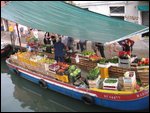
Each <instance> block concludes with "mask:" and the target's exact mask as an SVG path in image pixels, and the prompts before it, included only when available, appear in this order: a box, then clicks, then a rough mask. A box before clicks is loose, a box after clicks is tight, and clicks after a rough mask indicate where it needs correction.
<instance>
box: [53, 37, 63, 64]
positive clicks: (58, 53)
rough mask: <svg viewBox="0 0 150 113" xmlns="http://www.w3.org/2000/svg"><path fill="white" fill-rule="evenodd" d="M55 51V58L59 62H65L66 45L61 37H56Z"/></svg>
mask: <svg viewBox="0 0 150 113" xmlns="http://www.w3.org/2000/svg"><path fill="white" fill-rule="evenodd" d="M54 53H55V60H56V61H57V62H59V61H60V62H64V55H65V45H64V44H63V43H62V42H61V38H60V37H57V38H56V43H55V44H54Z"/></svg>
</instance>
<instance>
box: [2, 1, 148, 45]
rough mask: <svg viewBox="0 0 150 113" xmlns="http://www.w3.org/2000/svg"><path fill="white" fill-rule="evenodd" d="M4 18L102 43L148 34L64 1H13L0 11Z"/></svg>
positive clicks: (134, 26)
mask: <svg viewBox="0 0 150 113" xmlns="http://www.w3.org/2000/svg"><path fill="white" fill-rule="evenodd" d="M1 17H2V18H5V19H7V20H10V21H13V22H16V23H19V24H22V25H25V26H28V27H31V28H36V29H39V30H43V31H47V32H53V33H57V34H61V35H67V36H71V37H74V38H79V39H83V40H91V41H98V42H102V43H105V42H110V41H114V40H118V39H119V40H120V38H122V39H123V38H126V37H127V36H132V35H134V34H135V33H140V32H143V31H144V32H145V30H146V31H147V29H148V30H149V28H147V27H146V26H141V25H138V24H134V23H131V22H127V21H123V20H118V19H114V18H111V17H108V16H104V15H101V14H97V13H93V12H90V11H87V10H83V9H81V8H79V7H76V6H73V5H69V4H67V3H65V2H62V1H11V2H9V3H8V5H6V6H4V7H2V8H1Z"/></svg>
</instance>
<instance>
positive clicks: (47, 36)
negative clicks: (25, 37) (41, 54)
mask: <svg viewBox="0 0 150 113" xmlns="http://www.w3.org/2000/svg"><path fill="white" fill-rule="evenodd" d="M43 42H44V44H45V45H47V47H46V52H47V53H51V52H52V46H53V42H52V39H51V36H50V33H49V32H46V33H45V35H44V40H43Z"/></svg>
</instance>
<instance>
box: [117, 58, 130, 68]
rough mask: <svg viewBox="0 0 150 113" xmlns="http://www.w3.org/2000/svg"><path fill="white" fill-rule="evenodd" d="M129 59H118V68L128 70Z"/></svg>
mask: <svg viewBox="0 0 150 113" xmlns="http://www.w3.org/2000/svg"><path fill="white" fill-rule="evenodd" d="M130 63H131V59H130V58H129V59H120V58H119V64H118V65H119V67H123V68H130Z"/></svg>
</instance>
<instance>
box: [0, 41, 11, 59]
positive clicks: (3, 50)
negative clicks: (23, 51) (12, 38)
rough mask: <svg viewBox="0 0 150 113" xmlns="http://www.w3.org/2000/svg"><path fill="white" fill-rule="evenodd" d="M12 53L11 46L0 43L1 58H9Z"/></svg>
mask: <svg viewBox="0 0 150 113" xmlns="http://www.w3.org/2000/svg"><path fill="white" fill-rule="evenodd" d="M11 51H12V46H11V45H10V44H8V43H4V42H1V58H2V57H7V56H9V53H10V52H11Z"/></svg>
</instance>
